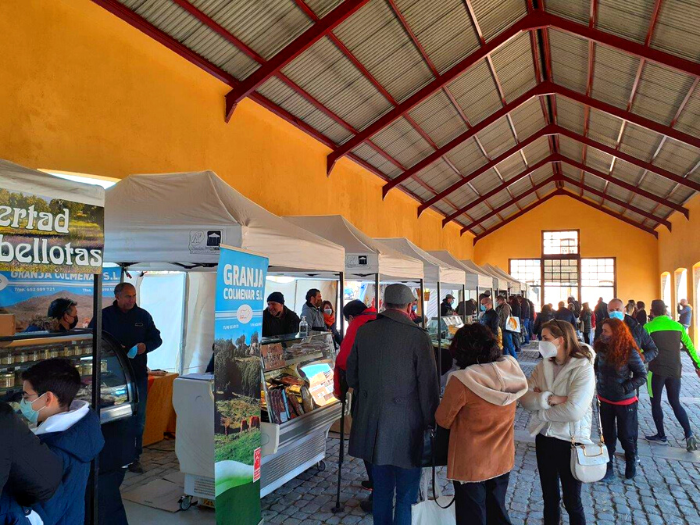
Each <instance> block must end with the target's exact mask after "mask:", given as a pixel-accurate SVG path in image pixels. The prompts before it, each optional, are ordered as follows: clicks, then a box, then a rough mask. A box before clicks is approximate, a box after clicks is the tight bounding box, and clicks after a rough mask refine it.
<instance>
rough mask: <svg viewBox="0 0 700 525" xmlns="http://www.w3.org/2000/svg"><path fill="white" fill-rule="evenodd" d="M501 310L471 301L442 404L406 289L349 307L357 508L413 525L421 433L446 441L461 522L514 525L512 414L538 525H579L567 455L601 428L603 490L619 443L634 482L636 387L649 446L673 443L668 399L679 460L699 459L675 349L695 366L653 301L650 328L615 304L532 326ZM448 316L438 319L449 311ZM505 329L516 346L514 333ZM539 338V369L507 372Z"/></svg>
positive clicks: (344, 362) (513, 302) (677, 330)
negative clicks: (647, 406) (361, 492)
mask: <svg viewBox="0 0 700 525" xmlns="http://www.w3.org/2000/svg"><path fill="white" fill-rule="evenodd" d="M496 301H497V307H496V308H494V305H493V302H492V299H491V296H490V295H486V294H484V295H482V296H480V298H479V307H478V310H479V314H478V319H479V322H477V323H472V324H467V325H465V326H464V327H462V328H460V329H459V330H458V331H457V333H456V335H455V336H454V338H453V340H452V343H451V346H450V353H451V355H452V357H453V359H454V361H455V364H456V369H453V371H452V372H451V373H450V375H449V380H448V381H447V384H446V387H445V390H444V393H443V395H442V397H441V396H440V382H439V379H438V377H437V369H436V364H435V359H434V354H433V344H432V342H431V340H430V338H429V336H428V334H427V333H426V332H425V331H424V330H422V329H421V328H420V327H418V326H416V324H415V323H414V322H413V320H412V319H411V316H410V313H411V306H412V304H413V303H414V302H415V297H414V296H413V293H412V292H411V290H410V288H408V287H406V286H404V285H400V284H395V285H390V286H388V287H387V288H386V291H385V301H384V306H385V310H384V311H383V312H381V313H377V312H376V311H375V310H374V309H371V308H367V307H366V305H364V304H363V303H361V302H359V301H353V303H350V304H348V305H346V307H345V309H344V311H343V314H344V315H345V317H346V319H347V320H348V321H349V329H348V333H347V335H346V338H345V340H344V341H343V344H342V345H341V352H340V354H339V356H338V361H337V366H336V373H337V377H336V389H335V393H336V396H337V397H339V398H343V396H345V395H346V392H347V391H348V389H352V392H353V395H352V408H351V413H352V417H353V424H352V430H351V434H350V444H349V454H350V455H351V456H354V457H358V458H360V459H362V460H363V461H364V463H365V466H366V468H367V474H368V480H367V481H365V482H364V483H363V486H365V487H368V488H369V487H371V488H372V489H373V492H372V495H371V496H370V498H369V499H368V501H367V502H363V505H362V508H363V509H365V510H371V512H372V514H373V518H374V523H376V524H377V525H384V524H387V525H388V524H396V525H404V524H410V523H411V508H412V505H413V504H414V503H415V502H416V500H417V498H418V493H419V484H420V478H421V467H422V465H424V458H422V455H421V450H422V449H423V442H424V433H425V431H426V429H429V428H436V427H443V428H445V429H448V430H449V432H450V434H449V445H448V450H447V457H448V459H447V478H448V479H449V480H451V481H452V482H453V484H454V491H455V514H456V519H457V523H458V524H472V523H474V524H476V523H483V524H486V523H510V519H509V517H508V510H507V507H506V503H505V497H506V492H507V489H508V483H509V475H510V472H511V470H512V469H513V467H514V461H515V439H514V422H515V412H516V406H517V404H518V402H519V403H520V404H521V405H522V407H524V409H526V410H528V411H530V412H531V414H532V416H531V418H530V424H529V427H528V430H529V432H530V434H531V435H532V436H534V437H535V448H536V456H537V467H538V472H539V477H540V484H541V487H542V498H543V501H542V506H543V509H544V523H545V525H554V524H558V523H559V522H560V519H561V505H560V502H561V501H563V503H564V508H565V509H566V512H567V513H568V517H569V522H570V523H572V524H585V523H586V517H585V512H584V507H583V504H582V501H581V488H582V482H581V481H579V480H578V478H577V477H576V476H575V475H574V474H573V473H572V469H571V453H572V452H571V450H572V442H573V443H576V444H583V445H593V443H594V441H593V440H596V439H597V437H596V433H595V432H593V428H594V427H598V426H599V427H600V429H601V431H602V437H603V438H604V443H605V445H604V446H605V447H607V452H608V457H609V458H610V461H609V463H608V464H607V466H606V470H605V476H604V478H603V480H602V481H610V480H612V479H614V478H615V477H616V475H617V474H616V468H615V459H614V458H615V450H616V444H617V441H618V440H619V441H620V443H621V444H622V448H623V450H624V455H625V465H624V469H623V470H624V474H623V475H624V477H625V478H627V479H632V478H634V477H635V476H636V474H637V464H638V462H639V454H638V448H637V441H638V431H639V425H638V405H639V388H641V387H642V386H643V385H644V384H645V383H647V382H648V384H649V392H650V396H651V399H652V415H653V419H654V422H655V424H656V430H657V433H656V434H655V435H650V436H645V438H646V440H647V441H649V442H650V443H661V444H663V443H667V442H668V438H667V437H666V434H665V430H664V424H663V412H662V410H661V396H662V392H663V390H664V389H665V390H666V394H667V397H668V400H669V403H670V404H671V407H672V408H673V411H674V414H675V415H676V418H677V419H678V422H679V424H680V425H681V426H682V428H683V430H684V432H685V438H686V448H687V450H688V451H694V450H697V441H696V438H695V435H694V433H693V431H692V429H691V427H690V424H689V420H688V416H687V414H686V412H685V410H684V408H683V406H682V405H681V403H680V398H679V392H680V385H681V349H684V350H685V351H686V352H687V353H688V354H689V355H690V357H691V360H692V362H693V365H694V367H695V370H696V373H697V374H698V376H700V358H699V357H698V355H697V354H696V352H695V348H694V346H693V343H692V341H691V340H690V338H689V337H688V335H687V333H686V329H685V327H684V325H683V324H682V323H679V322H677V321H674V320H673V319H672V318H671V317H670V316H669V312H668V310H667V308H666V305H665V304H664V303H663V301H661V300H655V301H653V302H652V304H651V309H650V312H649V314H648V315H647V312H646V308H645V305H644V304H643V303H641V302H635V303H634V305H633V306H634V308H628V305H627V304H625V303H624V302H623V301H621V300H619V299H613V300H611V301H609V302H608V303H605V302H604V301H602V299H601V300H600V301H599V303H598V304H597V305H596V307H595V308H594V309H593V310H591V308H590V306H589V305H588V304H587V303H584V304H579V303H578V301H576V300H575V299H574V298H573V297H572V298H569V300H568V302H567V303H563V302H562V303H560V304H559V305H558V309H557V310H556V311H555V310H554V309H553V308H552V306H551V305H546V306H545V307H544V308H543V310H542V312H541V313H540V314H538V315H536V316H535V315H534V305H532V304H531V303H530V302H529V301H528V300H527V299H526V298H523V297H519V296H512V297H510V298H507V297H505V296H502V295H501V296H498V297H497V298H496ZM463 304H464V306H466V303H463ZM630 304H631V303H630ZM443 305H444V307H445V308H444V311H448V310H447V306H451V304H450V303H449V302H448V301H445V302H443ZM525 305H527V306H525ZM679 306H680V305H679ZM460 307H462V304H460ZM680 310H681V309H679V314H680V313H681V312H680ZM513 317H517V318H518V319H519V321H520V322H519V323H518V325H519V326H520V333H518V332H515V331H513V329H512V327H513V326H514V325H512V323H511V320H512V319H511V318H513ZM649 319H651V320H649ZM526 320H527V321H526ZM644 320H646V322H644V323H642V322H641V321H644ZM535 334H536V335H537V337H538V339H539V343H538V350H539V354H540V357H541V361H540V362H539V363H538V364H537V366H536V367H535V369H534V371H533V373H532V374H531V375H530V377H529V378H528V377H526V376H525V374H524V373H523V372H522V370H521V368H520V366H519V364H518V361H517V359H516V355H517V348H518V346H517V345H518V344H524V343H525V341H527V340H528V339H527V337H526V336H528V337H529V336H533V335H535ZM594 403H595V404H597V405H598V407H599V409H598V410H594Z"/></svg>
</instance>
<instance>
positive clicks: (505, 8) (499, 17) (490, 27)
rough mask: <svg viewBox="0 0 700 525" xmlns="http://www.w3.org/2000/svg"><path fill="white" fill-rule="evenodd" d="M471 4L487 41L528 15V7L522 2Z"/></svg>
mask: <svg viewBox="0 0 700 525" xmlns="http://www.w3.org/2000/svg"><path fill="white" fill-rule="evenodd" d="M471 2H472V7H473V8H474V15H475V16H476V20H477V21H478V23H479V26H480V27H481V32H482V33H483V35H484V38H485V39H486V41H488V40H490V39H492V38H493V37H495V36H497V35H498V34H500V33H501V32H503V31H504V30H505V29H507V28H508V27H509V26H511V25H512V24H514V23H515V22H517V21H518V20H520V19H521V18H523V17H524V16H525V15H526V14H527V5H526V3H525V2H523V1H522V0H471Z"/></svg>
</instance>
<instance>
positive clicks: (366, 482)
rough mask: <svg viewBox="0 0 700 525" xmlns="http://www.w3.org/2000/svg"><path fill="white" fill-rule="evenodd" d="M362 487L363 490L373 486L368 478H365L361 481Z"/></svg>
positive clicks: (370, 488)
mask: <svg viewBox="0 0 700 525" xmlns="http://www.w3.org/2000/svg"><path fill="white" fill-rule="evenodd" d="M362 488H363V489H365V490H372V489H373V488H374V486H373V483H372V482H371V481H370V480H368V479H366V480H364V481H363V482H362Z"/></svg>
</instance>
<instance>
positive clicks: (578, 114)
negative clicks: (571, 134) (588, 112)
mask: <svg viewBox="0 0 700 525" xmlns="http://www.w3.org/2000/svg"><path fill="white" fill-rule="evenodd" d="M555 98H556V100H557V123H558V124H559V125H560V126H561V127H563V128H566V129H570V130H571V131H575V132H576V133H578V134H579V135H583V130H584V108H583V106H582V105H581V104H578V103H577V102H574V101H573V100H569V99H568V98H566V97H560V96H557V97H555Z"/></svg>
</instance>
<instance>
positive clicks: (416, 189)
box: [401, 179, 435, 201]
mask: <svg viewBox="0 0 700 525" xmlns="http://www.w3.org/2000/svg"><path fill="white" fill-rule="evenodd" d="M401 185H402V186H403V187H404V188H406V189H407V190H408V191H410V192H411V193H413V194H415V195H416V196H418V197H419V198H420V199H421V200H424V201H425V200H428V199H430V198H431V197H433V196H434V195H435V194H434V193H433V192H431V191H429V190H427V189H426V188H424V187H423V186H421V185H420V184H419V183H418V182H416V181H415V180H413V179H408V180H405V181H403V182H402V183H401Z"/></svg>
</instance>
